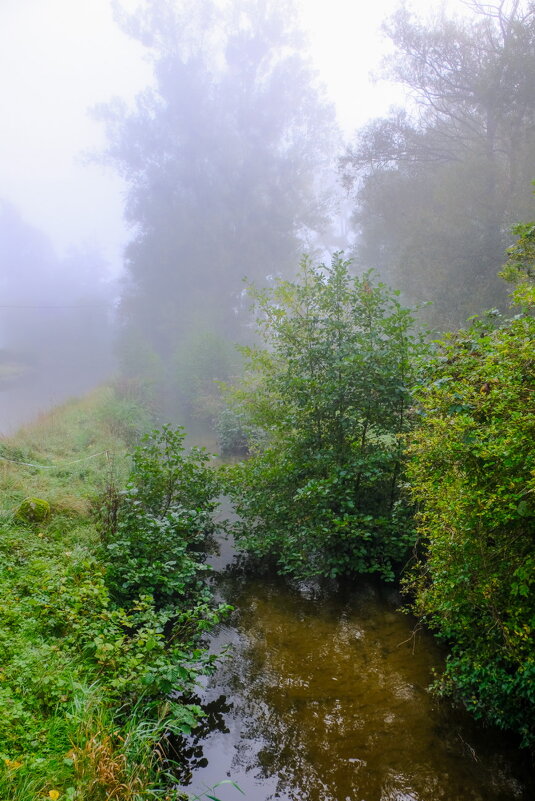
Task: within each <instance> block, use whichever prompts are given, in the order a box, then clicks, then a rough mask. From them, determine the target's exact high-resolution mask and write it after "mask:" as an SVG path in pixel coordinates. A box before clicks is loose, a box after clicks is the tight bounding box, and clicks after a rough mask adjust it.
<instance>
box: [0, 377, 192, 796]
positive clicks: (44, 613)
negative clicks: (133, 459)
mask: <svg viewBox="0 0 535 801" xmlns="http://www.w3.org/2000/svg"><path fill="white" fill-rule="evenodd" d="M147 422H148V417H147V415H146V414H145V413H144V411H143V410H142V409H139V408H138V407H136V405H135V403H133V402H132V400H131V399H128V400H127V401H124V400H122V399H121V398H120V397H118V396H117V394H116V393H115V392H114V390H113V388H111V387H102V388H100V389H98V390H96V391H94V392H93V393H91V394H90V395H89V396H87V397H86V398H83V399H81V400H76V401H72V402H69V403H67V404H65V405H64V406H62V407H60V408H58V409H55V410H53V411H52V412H50V413H48V414H46V415H42V416H41V417H40V418H39V419H38V420H37V421H36V422H35V423H33V424H32V425H29V426H26V427H25V428H23V429H21V431H19V432H18V433H17V434H16V435H15V436H13V437H10V438H3V439H1V440H0V456H2V457H3V458H1V459H0V552H1V553H0V599H1V600H0V648H1V651H2V660H1V668H0V718H1V719H2V726H1V727H0V799H1V800H2V801H4V800H5V799H13V801H30V800H31V801H34V800H35V799H40V798H43V799H46V798H48V799H49V800H50V799H51V800H52V801H54V799H68V800H69V801H104V799H106V801H108V799H117V801H138V800H139V799H144V798H153V797H155V795H156V796H158V795H161V793H162V792H163V790H161V787H160V784H159V778H158V777H159V775H162V776H163V773H164V771H163V767H164V765H163V761H162V760H163V754H162V753H161V750H160V748H159V745H158V744H159V743H160V741H161V738H162V734H163V731H164V729H165V726H166V725H167V719H168V716H169V702H167V701H166V700H165V699H162V698H160V699H159V700H158V699H156V700H155V697H154V694H152V695H150V694H145V692H144V690H143V687H144V683H146V682H147V675H148V673H147V671H148V670H152V671H153V672H157V671H158V670H161V671H164V670H166V669H169V664H170V662H171V661H173V664H175V663H176V654H175V652H173V651H172V649H170V648H169V646H168V644H166V642H165V640H164V635H163V634H162V627H161V626H159V625H158V619H157V617H156V614H155V612H154V609H153V608H152V607H151V603H150V598H149V599H147V598H146V599H145V600H143V601H140V602H139V601H138V602H137V605H136V604H134V605H133V606H132V607H131V608H117V606H116V605H114V603H113V599H112V598H111V597H110V592H109V590H108V587H107V585H106V580H105V577H106V566H105V564H104V563H103V562H102V558H101V552H100V551H99V544H100V539H99V532H98V529H97V525H96V522H95V517H94V515H92V509H94V507H95V505H96V504H97V503H98V499H99V497H101V496H102V493H103V491H104V490H105V488H106V486H109V485H110V482H114V483H115V484H116V485H118V486H120V485H121V484H123V483H124V481H125V479H126V477H127V475H128V472H129V467H130V460H129V458H128V447H129V445H131V444H132V442H133V441H134V440H135V438H136V436H137V435H138V433H139V431H140V430H141V429H142V428H143V427H144V426H145V427H146V425H147ZM94 454H99V455H98V456H95V457H94V458H88V457H93V456H94ZM7 460H11V461H7ZM77 460H80V461H77ZM16 462H17V463H18V464H17V463H16ZM21 462H28V463H31V464H34V465H42V466H43V468H42V469H41V468H38V467H29V466H26V465H24V464H20V463H21ZM28 497H30V498H40V499H43V500H45V501H47V502H48V503H49V504H50V515H49V516H48V518H47V519H46V520H45V521H44V522H42V523H41V524H37V523H24V522H22V521H20V520H17V518H16V515H15V512H16V510H17V508H18V506H19V505H20V503H21V502H22V501H23V500H24V499H25V498H28ZM166 792H167V795H169V791H166ZM163 797H164V798H165V794H164V796H163Z"/></svg>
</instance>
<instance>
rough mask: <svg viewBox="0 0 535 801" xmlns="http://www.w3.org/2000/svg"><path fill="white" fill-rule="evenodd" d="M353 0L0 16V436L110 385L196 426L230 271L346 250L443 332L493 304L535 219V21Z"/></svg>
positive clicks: (248, 271)
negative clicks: (512, 239) (508, 249)
mask: <svg viewBox="0 0 535 801" xmlns="http://www.w3.org/2000/svg"><path fill="white" fill-rule="evenodd" d="M349 5H350V4H348V3H347V2H342V0H335V1H334V2H332V3H330V4H324V3H310V2H305V0H303V2H292V0H247V1H246V0H226V1H225V2H224V0H195V2H194V1H193V0H144V1H143V2H142V1H141V0H140V1H139V2H134V0H132V1H130V2H127V1H126V0H123V1H122V2H112V0H109V2H108V0H93V1H92V3H90V4H88V3H84V2H82V0H78V2H73V0H45V1H43V0H39V1H38V0H23V2H20V0H19V2H13V1H11V0H8V1H7V2H6V1H5V0H4V3H3V4H2V7H1V8H0V53H1V55H0V64H1V66H2V73H1V74H2V80H1V82H0V102H1V104H2V110H3V119H4V120H5V124H4V125H3V130H2V132H1V134H0V144H1V148H0V151H1V152H0V180H1V184H0V198H1V201H0V292H1V295H0V431H3V432H8V431H10V430H13V429H14V428H15V427H16V426H17V425H19V424H21V423H23V422H25V421H27V420H29V419H31V418H32V417H33V416H35V415H36V414H38V413H39V412H40V411H44V410H46V409H47V408H50V407H51V406H52V405H54V404H55V403H58V402H61V401H62V400H63V399H65V398H67V397H69V396H71V395H73V394H79V393H83V392H86V391H87V390H88V389H90V388H91V387H93V386H95V385H96V384H98V383H99V382H101V381H104V380H108V379H110V378H111V377H113V376H115V377H117V376H122V380H126V381H127V382H129V386H131V387H132V386H135V387H136V391H138V392H139V393H140V396H142V397H143V399H144V402H146V403H148V404H150V405H151V407H153V408H154V409H156V410H157V412H158V414H160V415H161V416H163V417H165V418H169V419H174V420H178V421H181V422H187V423H191V422H193V424H197V425H199V426H200V427H203V426H211V425H213V424H214V420H215V418H216V417H217V414H218V410H219V405H220V400H219V397H218V389H217V385H216V383H215V382H216V381H220V380H223V381H232V379H233V377H234V376H235V375H236V374H237V372H239V369H240V360H239V357H238V356H237V354H236V351H235V348H234V344H235V343H245V342H248V341H250V339H251V315H250V310H249V306H248V303H247V300H246V298H245V295H244V284H243V279H244V278H247V279H248V280H249V281H253V282H254V283H255V284H256V285H259V286H262V285H266V284H269V282H270V281H272V280H273V278H274V277H275V276H281V277H287V278H291V277H292V275H293V274H294V273H295V271H296V269H297V267H298V264H299V260H300V258H301V257H302V255H303V253H305V252H307V253H311V254H312V255H313V257H315V258H317V259H322V258H328V257H329V255H330V253H332V252H333V251H336V250H344V251H345V252H346V253H347V254H348V255H349V256H351V257H352V258H353V259H354V265H355V269H356V270H361V269H366V268H369V267H371V268H374V269H376V270H378V271H379V273H380V275H381V276H382V277H383V278H385V279H386V280H388V281H389V282H390V283H392V284H393V285H394V286H395V287H398V288H400V289H401V290H402V292H403V297H404V299H406V300H407V301H409V302H421V301H431V302H432V303H433V306H432V307H431V308H432V311H431V312H429V313H428V322H429V323H430V324H431V325H433V326H434V327H436V328H438V329H444V328H448V327H451V326H456V325H459V324H461V323H462V322H463V320H464V319H466V317H467V316H468V315H470V314H473V313H477V312H479V311H481V310H482V309H483V308H485V307H488V306H490V305H498V306H499V305H502V306H503V305H504V304H505V295H504V292H503V289H502V288H501V285H500V282H499V281H498V279H496V277H495V276H496V271H497V269H498V268H499V265H500V263H501V260H503V256H502V254H503V249H504V247H505V246H506V245H507V244H508V242H509V239H508V236H509V234H508V231H509V228H510V226H511V225H512V224H513V223H514V222H516V221H517V220H520V219H530V218H532V217H533V216H534V215H533V203H532V195H531V189H532V187H531V180H532V179H533V178H535V175H532V174H531V171H532V167H531V165H532V164H533V154H534V151H535V142H534V138H533V135H532V130H533V122H534V117H535V92H534V90H533V89H532V88H531V87H533V86H534V85H535V81H534V78H535V74H534V73H535V56H534V41H535V35H534V20H533V10H532V6H531V4H529V3H522V2H514V0H510V2H506V3H498V2H495V3H490V4H485V5H484V4H479V3H474V2H472V3H470V2H467V3H463V2H462V0H457V1H456V2H453V0H452V2H450V3H446V4H444V3H443V4H439V3H436V4H433V3H429V2H425V3H424V2H419V3H413V4H409V6H408V7H409V9H411V8H412V9H413V11H414V14H413V16H411V15H410V14H409V13H408V12H406V13H405V12H402V11H396V9H397V5H398V4H397V3H396V2H395V1H394V0H384V2H378V3H375V4H373V8H369V9H368V8H366V9H364V8H360V7H358V8H351V9H350V8H348V6H349ZM357 5H359V4H355V6H357ZM393 14H394V16H392V15H393ZM387 20H390V22H388V21H387ZM384 21H387V22H386V26H385V28H384V30H383V32H382V33H381V31H380V25H381V23H382V22H384ZM430 44H432V45H433V51H432V52H433V53H434V55H433V57H432V59H431V61H433V58H434V62H433V63H428V64H427V67H428V68H425V66H424V67H422V64H425V60H422V56H423V53H427V52H429V49H428V48H429V45H430ZM452 54H455V55H452ZM370 72H373V73H374V75H375V78H377V79H379V78H381V80H376V81H375V82H374V80H373V79H372V78H371V77H370ZM437 76H438V77H437ZM441 76H442V78H441ZM448 76H449V77H448ZM451 76H453V81H452V86H453V90H451V87H449V86H448V84H447V81H448V80H449V78H451ZM493 82H494V83H493ZM450 90H451V91H450ZM394 106H395V108H394ZM533 171H535V170H533Z"/></svg>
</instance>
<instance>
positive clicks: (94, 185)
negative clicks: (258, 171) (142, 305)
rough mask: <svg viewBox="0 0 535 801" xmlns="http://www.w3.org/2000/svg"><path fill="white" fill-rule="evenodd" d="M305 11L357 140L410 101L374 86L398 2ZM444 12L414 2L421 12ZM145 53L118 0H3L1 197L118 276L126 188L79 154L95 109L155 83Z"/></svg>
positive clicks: (131, 0)
mask: <svg viewBox="0 0 535 801" xmlns="http://www.w3.org/2000/svg"><path fill="white" fill-rule="evenodd" d="M123 5H125V6H127V7H129V8H132V7H135V6H136V2H135V0H123ZM300 5H301V8H302V14H303V23H304V25H305V27H306V29H307V31H308V34H309V38H310V44H311V51H312V56H313V59H314V61H315V63H316V66H317V68H318V70H319V73H320V75H321V78H322V80H323V81H324V83H325V84H326V86H327V90H328V93H329V95H330V96H331V98H332V99H333V100H334V101H335V103H336V107H337V112H338V117H339V122H340V125H341V127H342V129H343V131H344V133H345V135H346V136H350V134H351V132H352V131H353V130H354V129H355V128H356V127H358V126H360V125H361V124H362V123H364V122H365V121H366V120H367V119H368V118H370V117H374V116H376V115H378V114H381V113H384V112H385V111H386V110H387V109H388V106H389V105H390V104H391V103H393V102H399V101H400V99H401V98H402V95H401V94H400V91H399V89H397V88H396V87H392V86H388V85H383V84H379V85H374V84H373V83H372V81H371V80H370V76H369V73H370V71H373V70H377V68H378V66H379V64H380V60H381V57H382V55H383V53H384V52H385V47H386V42H385V41H384V40H383V39H382V38H381V35H380V33H379V26H380V23H381V21H382V19H384V18H385V17H387V16H388V15H389V14H390V13H391V12H392V11H393V10H394V9H395V8H396V7H397V5H398V0H374V2H360V1H359V0H328V1H327V0H300ZM439 5H440V3H438V2H436V3H432V2H430V0H414V1H413V2H411V3H409V6H410V7H413V8H415V9H418V10H419V11H421V12H424V13H425V12H428V11H429V9H430V8H431V7H433V8H438V7H439ZM447 8H449V9H453V10H456V11H461V12H462V11H463V9H464V6H463V2H462V0H450V2H449V3H447ZM143 56H144V53H143V48H142V47H141V46H140V45H139V44H137V43H136V42H134V41H132V40H130V39H129V38H128V37H126V36H125V35H124V34H122V33H121V32H120V30H119V29H118V28H117V27H116V26H115V24H114V22H113V17H112V12H111V7H110V0H0V76H1V78H0V111H1V115H2V126H1V129H0V197H2V198H4V199H7V200H9V201H11V202H12V203H13V204H15V205H16V206H17V207H18V208H19V210H20V211H21V213H22V214H23V216H24V217H25V219H26V220H27V222H29V223H30V224H32V225H35V226H37V227H39V228H41V229H42V230H43V231H44V232H45V233H46V234H47V236H49V237H50V238H51V240H52V242H53V244H54V245H55V247H56V248H57V249H58V250H59V251H60V252H66V251H68V250H69V248H70V247H73V246H77V245H83V244H84V243H90V244H91V245H92V246H96V247H98V248H101V249H102V250H103V252H104V254H105V256H106V257H107V258H108V259H109V260H110V262H111V264H112V267H113V270H114V271H118V269H119V267H120V260H121V259H120V254H121V249H122V246H123V244H124V242H125V241H126V238H127V235H128V233H127V230H126V229H125V226H124V224H123V222H122V219H121V216H122V194H123V191H124V187H123V186H122V185H121V182H120V181H119V179H118V178H116V177H115V176H114V175H113V172H112V171H111V170H109V171H106V170H105V169H104V168H102V167H100V166H97V165H95V164H92V163H90V164H88V163H86V162H84V160H83V158H82V156H83V154H84V153H87V152H89V151H92V150H95V151H98V149H99V148H100V147H102V145H103V142H104V136H103V129H102V127H101V126H100V125H99V124H98V123H97V122H95V121H93V120H92V119H91V117H90V116H89V115H88V113H87V110H88V108H90V107H91V106H93V105H94V104H96V103H98V102H102V101H106V100H109V99H110V98H112V97H113V96H120V97H122V98H123V99H125V100H132V99H133V97H134V96H135V94H136V93H137V92H138V91H139V90H140V89H141V88H142V87H143V86H144V85H146V83H147V81H148V80H150V71H149V68H148V65H147V64H146V62H145V61H144V58H143ZM86 161H87V160H86Z"/></svg>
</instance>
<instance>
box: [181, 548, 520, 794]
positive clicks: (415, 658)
mask: <svg viewBox="0 0 535 801" xmlns="http://www.w3.org/2000/svg"><path fill="white" fill-rule="evenodd" d="M215 567H216V568H219V573H218V574H216V575H217V578H216V581H217V584H218V592H219V594H220V595H221V598H222V599H224V600H226V601H227V602H229V603H231V604H232V605H233V606H234V607H235V609H236V612H235V613H234V614H233V616H232V618H231V620H230V621H228V622H227V623H226V624H225V625H223V626H221V628H220V629H219V631H218V632H216V634H215V635H214V637H213V641H212V648H213V649H214V650H218V649H221V648H223V647H224V646H225V645H229V652H228V655H227V656H226V658H225V659H224V660H223V661H222V662H221V663H220V666H219V668H218V670H217V672H216V673H215V675H214V676H212V677H211V678H210V679H209V680H208V681H207V684H206V687H204V689H203V690H202V693H201V703H202V704H203V706H204V708H205V711H206V713H207V718H206V719H205V721H204V724H203V725H202V727H201V729H200V730H199V731H198V732H196V733H195V736H192V737H190V738H188V739H187V740H186V742H185V748H184V752H183V754H182V756H183V757H185V758H186V765H187V767H186V769H185V772H184V774H183V776H182V777H181V779H180V780H181V784H182V786H183V788H184V789H187V790H188V791H189V792H190V793H191V792H194V793H195V792H196V793H201V792H203V791H204V790H206V789H207V788H208V787H210V786H213V785H215V784H216V783H218V782H220V781H221V780H224V779H232V780H233V781H234V782H236V783H237V784H238V785H239V786H240V788H241V789H242V790H243V791H244V793H245V796H242V795H241V794H240V793H239V792H238V791H237V790H236V789H235V788H234V787H232V786H231V785H228V784H227V785H220V786H219V787H217V789H215V790H214V791H213V792H212V795H215V796H217V797H218V798H220V799H222V801H235V800H236V799H240V798H245V799H246V800H247V801H268V799H279V801H442V800H444V801H514V800H516V799H518V801H520V800H521V801H527V800H528V799H530V801H531V799H533V798H535V784H534V782H533V777H532V776H530V770H529V760H528V758H527V757H525V756H523V755H522V754H521V753H520V752H519V751H518V749H517V748H516V747H515V745H514V744H511V743H509V742H508V740H507V738H505V737H504V736H503V735H502V734H500V733H499V732H496V731H493V730H489V729H485V728H483V727H482V726H481V725H480V724H475V723H474V722H473V721H471V720H470V719H469V718H468V717H467V716H465V715H463V714H461V713H459V712H454V711H453V710H452V709H451V708H450V706H449V705H448V704H446V703H445V702H439V701H437V700H436V699H435V698H434V697H432V696H431V695H430V694H429V692H428V690H427V688H428V686H429V684H430V682H431V680H432V673H433V669H434V668H439V667H440V665H441V663H442V659H443V656H442V653H441V652H440V649H439V648H438V646H437V645H436V643H435V641H434V640H433V638H432V637H431V636H430V635H429V634H428V633H426V632H418V633H417V634H416V635H414V626H415V621H414V619H412V618H411V617H410V616H408V615H405V614H402V613H401V612H400V611H399V606H400V598H399V596H398V594H397V592H396V591H395V590H394V589H390V588H385V587H384V586H381V585H380V584H378V583H374V582H372V581H363V582H359V583H358V584H354V583H353V584H352V585H345V586H343V587H340V586H338V587H333V586H332V585H330V586H326V585H322V584H319V583H301V584H289V583H288V582H285V581H283V580H281V579H279V578H276V577H271V578H266V577H256V578H255V577H251V576H250V575H247V573H246V572H244V571H242V570H240V569H239V567H233V566H232V563H231V564H229V563H228V556H227V555H225V554H223V555H222V556H221V557H220V559H219V560H216V562H215Z"/></svg>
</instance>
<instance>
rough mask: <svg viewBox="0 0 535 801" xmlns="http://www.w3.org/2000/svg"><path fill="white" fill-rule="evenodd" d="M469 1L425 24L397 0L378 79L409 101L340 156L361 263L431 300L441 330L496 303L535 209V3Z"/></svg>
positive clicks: (374, 123)
mask: <svg viewBox="0 0 535 801" xmlns="http://www.w3.org/2000/svg"><path fill="white" fill-rule="evenodd" d="M467 5H469V7H471V10H472V11H473V14H472V16H470V17H467V18H465V17H463V18H458V19H450V18H448V17H446V16H444V14H443V13H441V14H438V15H437V17H436V18H435V20H434V21H433V22H432V23H431V24H429V25H424V24H423V23H422V21H421V20H418V19H416V18H415V17H414V16H412V15H411V14H410V13H409V12H408V11H407V10H406V9H405V8H404V7H401V8H400V9H399V11H398V12H397V13H396V14H395V15H394V16H393V18H392V19H390V20H389V21H388V22H387V23H385V26H384V30H385V32H386V34H387V36H388V37H389V38H390V39H391V40H392V42H393V44H394V47H395V50H394V55H393V56H392V57H391V58H390V59H389V60H388V62H387V64H386V75H387V76H389V77H390V78H393V79H394V80H395V81H398V82H399V83H401V84H402V85H403V86H404V87H406V89H407V90H408V93H409V97H410V98H411V102H410V104H409V108H408V109H407V108H406V109H395V110H393V111H392V112H391V113H390V115H389V116H388V117H385V118H383V119H378V120H373V121H372V122H370V123H369V124H368V125H367V126H366V127H365V128H364V129H363V130H361V131H359V132H358V133H357V135H356V138H355V141H354V143H353V144H352V145H351V146H350V147H349V148H348V149H347V152H346V154H345V155H344V157H343V159H342V164H343V171H344V176H345V181H346V183H347V184H348V185H349V186H351V187H352V188H353V189H354V190H355V193H356V210H355V223H356V225H357V226H358V228H359V232H360V239H359V245H358V248H357V252H356V255H357V259H358V262H359V264H363V265H367V266H374V267H377V268H378V269H379V270H380V271H381V273H382V274H383V275H384V276H385V277H386V278H387V280H389V281H390V282H391V283H392V284H394V285H395V286H398V287H400V288H401V289H402V290H403V292H404V293H405V295H406V297H408V298H410V299H411V300H418V301H432V302H433V307H432V309H431V311H430V313H429V319H430V320H431V322H432V323H433V324H434V325H437V326H439V327H442V328H444V327H450V326H452V325H453V326H456V325H459V324H462V323H463V322H464V320H465V319H466V318H467V316H469V315H470V314H474V313H475V312H478V311H480V310H481V309H484V308H487V307H489V306H492V305H502V304H503V298H504V294H503V288H502V285H501V283H500V282H499V280H498V279H497V277H496V273H497V271H498V269H499V267H500V264H501V263H502V261H503V252H504V250H505V248H506V246H507V245H508V244H510V242H511V238H510V228H511V226H512V225H513V224H514V223H515V222H516V221H518V220H519V219H531V218H532V217H533V203H532V199H531V194H532V187H531V181H532V180H533V179H534V177H535V175H534V166H533V162H534V159H533V157H534V154H535V128H534V122H535V81H534V74H535V8H534V6H533V3H523V2H521V0H512V2H490V3H483V2H471V3H469V4H467Z"/></svg>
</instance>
